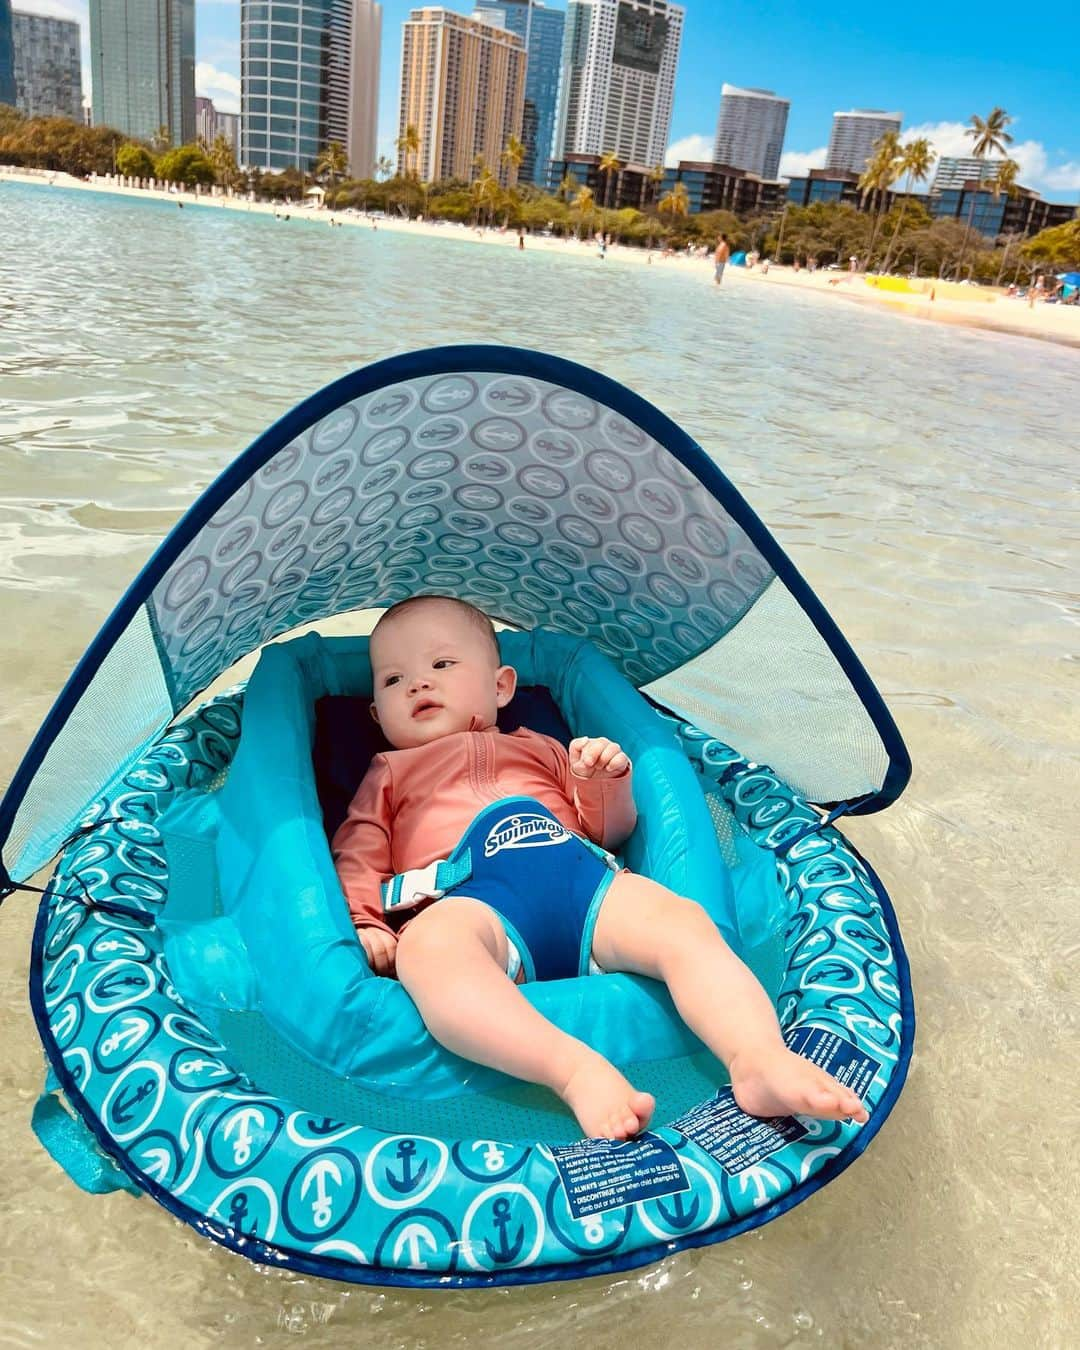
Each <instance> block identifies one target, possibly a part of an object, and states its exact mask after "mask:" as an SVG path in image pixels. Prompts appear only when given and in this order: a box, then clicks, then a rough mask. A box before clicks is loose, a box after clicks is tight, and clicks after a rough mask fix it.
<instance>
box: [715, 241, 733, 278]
mask: <svg viewBox="0 0 1080 1350" xmlns="http://www.w3.org/2000/svg"><path fill="white" fill-rule="evenodd" d="M730 257H731V246H730V245H729V244H728V241H727V235H726V234H722V235H721V236H720V238H719V239H717V241H716V252H715V253H714V254H713V280H714V281H715V282H716V284H717V285H718V286H719V285H720V283H721V282H722V281H723V280H724V268H725V267H726V266H727V261H728V259H729V258H730Z"/></svg>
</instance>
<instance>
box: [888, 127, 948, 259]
mask: <svg viewBox="0 0 1080 1350" xmlns="http://www.w3.org/2000/svg"><path fill="white" fill-rule="evenodd" d="M935 159H936V155H935V154H934V151H933V149H932V148H931V145H930V142H929V141H928V140H926V139H925V138H922V137H920V139H919V140H917V141H912V142H911V143H910V144H908V145H905V146H904V148H903V150H902V151H901V153H900V163H899V165H898V169H899V173H898V177H901V178H902V177H903V176H904V174H907V183H906V185H905V187H904V196H903V199H902V201H901V203H900V211H899V213H898V214H897V219H896V224H895V226H894V227H893V232H892V238H891V239H890V240H889V247H888V248H887V249H886V250H885V260H884V262H883V263H882V264H881V270H882V271H883V272H887V271H888V270H889V264H890V263H891V262H892V260H893V256H894V253H895V251H896V241H897V239H898V237H899V235H900V230H901V229H902V228H903V224H904V216H905V214H906V213H907V207H908V203H909V202H910V200H911V185H912V183H922V182H924V181H925V180H926V179H927V178H928V177H929V176H930V170H931V168H932V167H933V163H934V160H935Z"/></svg>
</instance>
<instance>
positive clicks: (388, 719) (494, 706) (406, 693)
mask: <svg viewBox="0 0 1080 1350" xmlns="http://www.w3.org/2000/svg"><path fill="white" fill-rule="evenodd" d="M371 673H372V677H373V684H374V693H375V702H374V705H373V707H372V714H373V715H374V717H375V720H376V721H377V722H378V723H379V726H380V727H382V730H383V734H384V735H385V737H386V739H387V740H388V741H389V742H390V744H391V745H392V746H394V748H395V749H397V750H407V749H410V748H411V747H413V746H417V745H427V744H428V743H429V742H430V741H436V740H438V739H439V738H440V737H442V736H450V735H452V734H453V733H454V732H456V731H468V730H469V727H470V725H471V724H472V721H473V718H474V717H479V718H480V719H481V725H482V726H485V727H488V726H493V725H494V723H495V718H496V716H497V715H498V710H499V709H500V708H501V707H503V706H504V705H505V704H506V703H509V701H510V699H511V698H512V697H513V693H514V686H515V683H516V678H517V677H516V675H515V673H514V671H513V670H512V668H511V667H510V666H500V665H499V664H498V663H497V662H496V660H495V655H494V653H493V652H492V650H491V647H490V644H489V643H488V642H486V641H485V639H484V635H483V634H482V633H481V632H480V631H479V630H478V629H477V627H476V625H475V624H473V623H471V622H470V620H469V618H468V615H466V614H463V613H462V612H461V610H460V609H458V608H457V607H456V606H454V605H448V604H445V603H442V602H440V601H438V600H432V601H431V603H430V604H426V605H416V606H414V607H412V608H411V609H408V610H406V611H405V613H404V614H402V615H399V616H396V617H395V618H393V619H391V620H390V622H389V623H388V624H385V625H383V627H381V628H380V629H379V631H378V633H376V634H375V636H374V637H373V639H372V643H371Z"/></svg>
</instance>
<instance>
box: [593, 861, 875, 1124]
mask: <svg viewBox="0 0 1080 1350" xmlns="http://www.w3.org/2000/svg"><path fill="white" fill-rule="evenodd" d="M593 957H594V959H595V960H596V962H597V964H598V965H599V966H600V967H601V969H603V970H623V971H631V972H633V973H634V974H637V975H649V976H651V977H652V978H653V979H655V980H663V981H664V983H665V984H666V985H667V987H668V989H669V991H670V993H671V997H672V998H673V999H674V1001H675V1006H676V1007H677V1008H678V1010H679V1014H680V1016H681V1017H682V1019H683V1021H684V1022H685V1023H686V1024H687V1026H688V1027H690V1029H691V1030H692V1031H694V1032H696V1033H697V1035H698V1036H700V1037H701V1039H702V1040H703V1041H704V1042H705V1044H706V1045H707V1046H708V1047H709V1049H710V1050H712V1052H713V1053H714V1054H715V1055H717V1056H718V1057H719V1058H720V1059H722V1060H723V1061H724V1063H725V1064H726V1065H727V1069H728V1072H729V1074H730V1075H731V1086H732V1089H733V1091H734V1093H735V1100H736V1101H737V1102H738V1103H739V1105H740V1106H741V1107H742V1108H743V1110H744V1111H748V1112H750V1114H751V1115H755V1116H774V1115H787V1114H789V1113H795V1112H797V1113H799V1114H801V1115H808V1116H820V1117H823V1118H825V1119H828V1120H840V1119H842V1118H844V1117H845V1116H853V1117H854V1118H855V1119H856V1120H858V1121H864V1120H866V1119H867V1118H868V1117H867V1112H866V1109H865V1108H864V1106H863V1104H862V1102H861V1100H860V1099H859V1097H858V1096H857V1095H856V1094H855V1093H854V1092H852V1091H850V1090H849V1089H848V1088H845V1087H843V1086H841V1084H840V1083H838V1082H837V1081H836V1079H835V1078H833V1077H832V1076H831V1075H830V1074H827V1073H825V1071H824V1070H823V1069H819V1068H817V1067H816V1066H815V1065H813V1064H811V1063H810V1062H809V1060H806V1059H803V1058H802V1057H801V1056H800V1055H796V1054H793V1053H792V1052H791V1051H790V1050H789V1049H788V1048H787V1046H786V1045H785V1044H784V1042H783V1038H782V1037H781V1034H780V1025H779V1023H778V1022H777V1020H776V1012H775V1010H774V1009H773V1006H772V1003H771V1002H770V1000H769V996H768V995H767V994H766V993H765V990H764V989H763V988H762V987H761V985H760V984H759V983H758V981H757V979H756V978H755V977H754V975H753V972H752V971H750V970H749V969H748V967H747V966H745V965H744V964H743V963H742V961H740V960H739V958H738V957H737V956H736V955H735V953H734V952H733V951H732V950H731V948H730V947H729V946H728V945H727V943H726V942H725V941H724V939H723V938H722V937H721V936H720V933H719V932H718V931H717V928H716V925H715V924H714V923H713V921H712V920H711V919H710V918H709V916H708V914H706V912H705V911H704V910H703V909H702V907H701V906H700V905H698V904H695V903H694V901H692V900H685V899H683V898H682V897H681V896H678V895H675V894H674V892H672V891H669V890H667V889H666V888H665V887H664V886H660V885H658V884H657V883H656V882H655V881H650V880H649V879H648V878H647V877H640V876H636V875H634V874H632V873H630V872H620V873H619V875H618V876H617V877H615V879H614V880H613V881H612V883H611V886H610V888H609V890H608V893H607V895H606V896H605V897H604V900H603V903H602V904H601V906H600V912H599V915H598V916H597V921H596V930H595V932H594V934H593Z"/></svg>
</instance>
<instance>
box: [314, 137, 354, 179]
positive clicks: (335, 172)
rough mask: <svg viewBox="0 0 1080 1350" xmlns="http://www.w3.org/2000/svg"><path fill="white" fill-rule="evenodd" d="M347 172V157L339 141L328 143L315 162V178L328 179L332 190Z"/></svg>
mask: <svg viewBox="0 0 1080 1350" xmlns="http://www.w3.org/2000/svg"><path fill="white" fill-rule="evenodd" d="M348 172H349V157H348V155H347V154H346V153H345V147H344V146H343V145H342V144H341V142H340V141H328V142H327V143H326V145H324V146H323V148H322V150H320V152H319V157H318V159H317V160H316V161H315V177H316V178H328V179H329V180H330V187H331V189H333V187H334V185H335V184H336V183H337V180H338V179H339V178H343V177H344V176H345V174H347V173H348Z"/></svg>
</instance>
